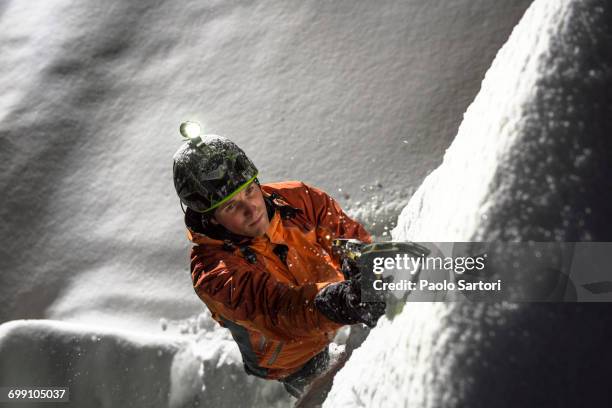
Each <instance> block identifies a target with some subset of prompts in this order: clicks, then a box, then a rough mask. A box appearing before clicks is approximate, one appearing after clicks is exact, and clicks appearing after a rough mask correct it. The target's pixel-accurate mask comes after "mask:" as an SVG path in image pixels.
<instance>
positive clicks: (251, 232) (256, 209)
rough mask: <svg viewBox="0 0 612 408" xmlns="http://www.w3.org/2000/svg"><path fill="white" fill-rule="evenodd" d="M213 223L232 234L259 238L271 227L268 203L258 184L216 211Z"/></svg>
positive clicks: (250, 186) (252, 185)
mask: <svg viewBox="0 0 612 408" xmlns="http://www.w3.org/2000/svg"><path fill="white" fill-rule="evenodd" d="M212 222H213V223H215V224H221V225H222V226H224V227H225V228H226V229H228V230H229V231H230V232H233V233H234V234H238V235H244V236H246V237H259V236H261V235H263V234H265V233H266V231H267V230H268V227H269V226H270V221H269V220H268V213H267V210H266V203H265V202H264V199H263V194H262V192H261V189H260V188H259V186H258V185H257V183H255V182H253V183H251V184H249V186H248V187H247V188H245V189H244V190H242V191H241V192H240V193H238V194H236V195H235V196H234V197H232V199H231V200H229V201H228V202H226V203H224V204H223V205H221V206H220V207H219V208H217V209H216V210H215V213H214V218H213V219H212Z"/></svg>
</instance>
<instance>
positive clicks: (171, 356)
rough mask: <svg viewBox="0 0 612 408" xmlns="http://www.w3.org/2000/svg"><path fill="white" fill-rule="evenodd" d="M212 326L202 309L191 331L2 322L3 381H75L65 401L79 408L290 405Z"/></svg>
mask: <svg viewBox="0 0 612 408" xmlns="http://www.w3.org/2000/svg"><path fill="white" fill-rule="evenodd" d="M214 324H215V323H214V321H213V320H212V319H211V318H210V316H209V315H204V314H203V315H202V316H200V319H199V321H198V322H197V323H196V326H193V327H190V331H191V332H193V333H194V334H192V335H183V336H156V335H151V334H149V333H147V334H138V333H135V332H134V331H125V330H116V329H113V330H109V329H100V328H99V327H98V326H93V325H91V326H87V325H83V324H75V323H65V322H58V321H52V320H14V321H11V322H8V323H4V324H2V325H0V355H1V356H2V359H1V360H0V384H2V385H3V386H7V387H8V386H33V385H36V386H39V387H45V386H65V387H69V389H70V391H69V392H70V403H62V404H61V405H62V406H66V407H79V408H80V407H88V408H96V407H101V408H102V407H104V408H107V407H108V408H111V407H112V408H114V407H117V406H121V407H148V408H149V407H150V408H154V407H160V408H161V407H171V408H179V407H193V406H209V407H213V406H214V407H218V406H226V407H247V406H249V407H250V406H253V407H257V406H260V407H281V406H287V405H288V404H289V401H290V397H289V395H288V394H287V393H286V392H285V390H284V388H283V387H282V386H281V384H280V383H279V382H276V381H264V380H261V379H258V378H256V377H253V376H248V375H246V373H245V372H244V369H243V367H242V359H241V357H240V353H239V352H238V350H237V348H236V347H235V343H234V341H233V340H232V339H231V337H230V336H229V334H228V332H227V331H226V330H213V325H214ZM17 405H18V406H20V407H25V406H27V405H26V404H24V403H22V402H20V403H18V404H17ZM33 406H39V405H36V404H33Z"/></svg>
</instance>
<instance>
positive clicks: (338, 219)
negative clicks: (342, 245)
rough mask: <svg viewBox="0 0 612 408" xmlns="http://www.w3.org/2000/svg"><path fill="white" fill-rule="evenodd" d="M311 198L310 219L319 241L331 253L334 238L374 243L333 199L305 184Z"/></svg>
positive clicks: (363, 229)
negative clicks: (314, 226)
mask: <svg viewBox="0 0 612 408" xmlns="http://www.w3.org/2000/svg"><path fill="white" fill-rule="evenodd" d="M304 186H305V188H306V192H307V194H308V196H309V198H310V205H309V207H310V208H308V209H307V211H308V213H309V214H308V215H309V217H311V219H312V220H313V222H314V223H315V225H316V229H317V230H316V232H317V241H318V242H319V243H320V244H321V245H323V247H324V248H325V250H326V251H327V252H328V253H331V242H332V240H333V239H334V238H353V239H358V240H360V241H362V242H368V243H370V242H372V238H371V237H370V234H369V233H368V232H367V231H366V230H365V228H363V226H362V225H361V224H359V223H358V222H357V221H355V220H353V219H352V218H350V217H349V216H348V215H346V213H345V212H344V211H343V210H342V208H340V205H338V203H337V202H336V200H334V199H333V198H332V197H330V196H329V195H327V194H326V193H325V192H323V191H322V190H319V189H318V188H315V187H312V186H309V185H307V184H304Z"/></svg>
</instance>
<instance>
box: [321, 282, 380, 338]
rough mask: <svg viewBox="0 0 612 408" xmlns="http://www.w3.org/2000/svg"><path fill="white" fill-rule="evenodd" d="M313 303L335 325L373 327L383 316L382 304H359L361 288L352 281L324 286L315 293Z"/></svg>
mask: <svg viewBox="0 0 612 408" xmlns="http://www.w3.org/2000/svg"><path fill="white" fill-rule="evenodd" d="M314 302H315V306H316V307H317V309H319V310H320V311H321V313H323V314H324V315H325V316H326V317H327V318H328V319H330V320H332V321H334V322H336V323H342V324H355V323H364V324H366V325H368V326H369V327H374V326H376V322H378V319H379V318H380V316H382V315H383V314H385V303H384V302H363V303H362V302H361V287H360V286H359V284H358V283H357V282H355V281H352V280H346V281H342V282H337V283H333V284H331V285H329V286H326V287H325V288H323V289H321V290H320V291H319V293H317V296H316V297H315V301H314Z"/></svg>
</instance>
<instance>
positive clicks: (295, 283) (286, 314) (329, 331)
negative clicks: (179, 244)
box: [188, 181, 371, 378]
mask: <svg viewBox="0 0 612 408" xmlns="http://www.w3.org/2000/svg"><path fill="white" fill-rule="evenodd" d="M261 188H262V190H263V192H264V196H266V197H268V198H271V197H272V198H274V197H278V198H276V199H275V201H274V202H275V208H276V210H275V211H274V214H273V216H272V218H271V219H270V226H269V228H268V230H267V232H266V234H265V235H264V236H262V237H257V238H253V239H250V240H249V242H248V248H249V253H250V254H251V256H250V259H248V258H249V257H245V251H244V247H242V248H241V247H239V246H230V247H229V248H228V246H227V243H226V244H225V245H224V242H223V241H222V240H218V239H212V238H210V237H208V236H206V235H204V234H199V233H197V232H195V231H194V230H193V229H188V236H189V238H190V240H191V241H192V242H193V243H194V244H196V245H195V246H194V247H193V249H192V254H191V275H192V280H193V285H194V289H195V291H196V293H197V294H198V296H199V297H200V298H201V299H202V300H203V301H204V303H206V305H207V306H208V308H209V309H210V311H211V313H212V316H213V318H214V319H215V320H217V321H218V322H219V323H220V324H221V325H222V326H224V327H227V328H228V329H230V330H231V333H232V336H233V337H234V340H236V342H237V343H238V346H239V348H240V351H241V353H242V357H243V361H244V364H245V369H246V371H247V372H249V373H251V374H254V375H257V376H260V377H264V378H283V377H285V376H287V375H289V374H291V373H293V372H295V371H297V370H298V369H299V368H300V367H302V366H303V365H304V364H305V363H306V362H307V361H308V360H310V359H311V358H312V357H313V356H315V355H316V354H318V353H319V352H320V351H321V350H323V349H324V348H325V347H326V346H327V344H328V343H329V342H330V341H331V339H333V336H334V335H335V332H336V330H337V329H338V328H339V327H340V326H341V325H340V324H338V323H335V322H332V321H331V320H329V319H327V318H326V317H325V316H324V315H322V314H321V313H320V312H319V311H318V310H317V308H316V307H315V306H314V297H315V295H316V294H317V292H318V291H319V290H320V289H322V288H323V287H325V286H327V285H329V284H330V283H333V282H338V281H341V280H343V279H344V277H343V275H342V273H341V272H340V267H339V265H338V262H337V260H335V259H333V258H332V257H331V256H330V254H331V242H332V240H333V239H334V238H337V237H343V238H356V239H359V240H361V241H365V242H370V241H371V239H370V236H369V234H368V233H367V232H366V231H365V229H364V228H363V227H362V226H361V225H360V224H359V223H357V222H355V221H353V220H352V219H350V218H349V217H348V216H347V215H346V214H345V213H344V212H343V211H342V209H341V208H340V206H339V205H338V203H336V201H334V200H333V199H332V198H331V197H329V196H328V195H327V194H325V193H324V192H322V191H321V190H319V189H316V188H314V187H311V186H308V185H306V184H304V183H301V182H297V181H290V182H281V183H272V184H264V185H262V186H261ZM283 207H288V208H291V209H292V216H285V217H281V211H279V208H283ZM279 249H280V250H279ZM252 254H254V257H253V255H252ZM279 254H282V255H279Z"/></svg>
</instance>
